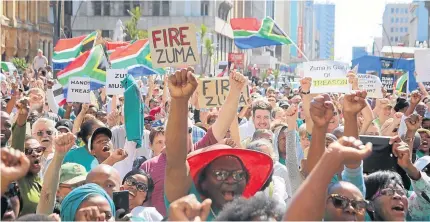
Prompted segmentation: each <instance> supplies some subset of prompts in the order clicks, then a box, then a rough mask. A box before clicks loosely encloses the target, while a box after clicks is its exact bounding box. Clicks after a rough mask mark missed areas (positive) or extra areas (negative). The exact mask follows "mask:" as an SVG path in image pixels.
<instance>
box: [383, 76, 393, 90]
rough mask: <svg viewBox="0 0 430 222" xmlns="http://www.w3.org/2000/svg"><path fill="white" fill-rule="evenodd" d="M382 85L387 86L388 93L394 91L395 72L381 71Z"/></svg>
mask: <svg viewBox="0 0 430 222" xmlns="http://www.w3.org/2000/svg"><path fill="white" fill-rule="evenodd" d="M381 82H382V86H383V87H385V89H386V90H387V93H393V90H394V88H393V85H394V74H383V73H381Z"/></svg>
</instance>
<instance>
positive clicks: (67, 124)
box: [55, 119, 73, 132]
mask: <svg viewBox="0 0 430 222" xmlns="http://www.w3.org/2000/svg"><path fill="white" fill-rule="evenodd" d="M55 129H57V130H60V129H66V130H67V131H69V132H72V130H73V123H72V121H70V120H68V119H62V120H60V121H58V122H57V124H55Z"/></svg>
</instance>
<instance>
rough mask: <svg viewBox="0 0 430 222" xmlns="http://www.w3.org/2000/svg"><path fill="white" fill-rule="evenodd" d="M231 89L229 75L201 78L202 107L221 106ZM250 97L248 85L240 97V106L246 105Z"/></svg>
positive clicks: (200, 101) (200, 103)
mask: <svg viewBox="0 0 430 222" xmlns="http://www.w3.org/2000/svg"><path fill="white" fill-rule="evenodd" d="M229 89H230V81H229V79H228V77H216V78H201V79H199V105H200V108H211V107H220V106H222V104H224V102H225V100H226V98H227V95H228V92H229ZM248 99H249V89H248V86H246V87H245V88H244V89H243V90H242V93H241V95H240V98H239V107H242V106H245V105H246V104H247V101H248Z"/></svg>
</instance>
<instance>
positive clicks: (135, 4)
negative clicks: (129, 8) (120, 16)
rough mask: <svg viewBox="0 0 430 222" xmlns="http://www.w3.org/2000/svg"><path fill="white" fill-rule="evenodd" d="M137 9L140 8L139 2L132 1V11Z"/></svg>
mask: <svg viewBox="0 0 430 222" xmlns="http://www.w3.org/2000/svg"><path fill="white" fill-rule="evenodd" d="M137 7H139V8H140V2H138V1H133V9H135V8H137Z"/></svg>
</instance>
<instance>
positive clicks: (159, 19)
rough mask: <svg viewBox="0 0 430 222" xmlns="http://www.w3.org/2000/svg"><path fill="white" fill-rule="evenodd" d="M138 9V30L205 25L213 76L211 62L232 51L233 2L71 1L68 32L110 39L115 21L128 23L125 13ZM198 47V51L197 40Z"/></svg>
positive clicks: (209, 71)
mask: <svg viewBox="0 0 430 222" xmlns="http://www.w3.org/2000/svg"><path fill="white" fill-rule="evenodd" d="M137 6H139V7H140V10H141V12H142V17H141V19H140V21H139V23H138V28H139V29H143V30H147V29H149V28H151V27H154V26H164V25H171V24H181V23H193V24H195V25H196V28H197V29H199V28H200V26H201V25H202V24H204V25H206V26H207V28H208V34H207V36H206V37H207V38H210V39H211V40H212V42H213V44H214V47H215V50H214V55H213V58H209V62H208V63H209V65H208V66H207V67H206V70H205V71H204V72H205V73H213V70H214V67H213V61H226V60H227V56H228V52H231V51H232V47H233V31H232V29H231V26H230V25H229V20H230V18H231V17H232V13H231V9H232V8H233V1H232V0H223V1H218V0H217V1H213V0H210V1H209V0H200V1H176V0H174V1H160V0H154V1H82V0H81V1H73V6H72V7H73V10H72V15H73V17H74V18H73V19H72V24H71V25H70V26H71V30H72V31H71V33H72V35H73V36H80V35H84V34H88V33H90V32H92V31H94V30H101V33H102V37H105V38H112V36H113V31H114V29H115V25H116V23H117V21H118V20H121V21H122V22H123V23H124V22H126V21H128V20H129V19H130V16H129V13H128V10H130V9H132V8H135V7H137ZM245 12H246V11H245ZM198 44H199V48H201V47H200V46H202V43H201V41H200V38H199V37H198ZM203 59H204V60H206V57H204V56H203ZM197 68H198V69H199V68H201V67H200V66H198V67H197ZM200 71H202V70H200Z"/></svg>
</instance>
